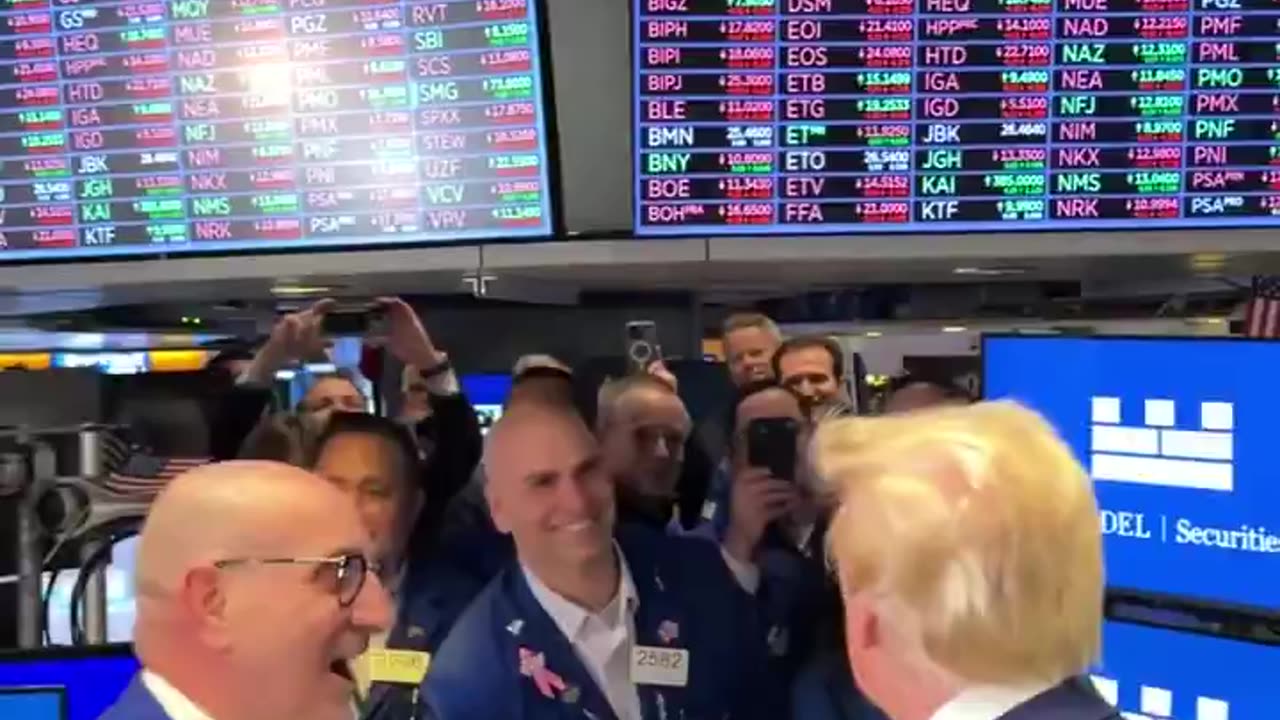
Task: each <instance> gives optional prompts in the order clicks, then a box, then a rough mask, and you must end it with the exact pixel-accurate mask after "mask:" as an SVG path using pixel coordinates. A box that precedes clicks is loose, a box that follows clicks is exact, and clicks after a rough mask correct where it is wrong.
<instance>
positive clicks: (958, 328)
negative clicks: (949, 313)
mask: <svg viewBox="0 0 1280 720" xmlns="http://www.w3.org/2000/svg"><path fill="white" fill-rule="evenodd" d="M966 329H967V328H965V326H963V325H948V326H946V327H944V328H942V332H944V333H962V332H964V331H965V330H966Z"/></svg>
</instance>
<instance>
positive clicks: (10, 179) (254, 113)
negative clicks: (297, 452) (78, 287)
mask: <svg viewBox="0 0 1280 720" xmlns="http://www.w3.org/2000/svg"><path fill="white" fill-rule="evenodd" d="M540 22H541V19H540V8H539V7H538V2H537V0H406V1H405V2H366V1H364V0H359V1H355V2H353V1H352V0H307V2H281V1H279V0H273V1H270V2H226V1H225V0H173V1H172V2H156V1H154V0H152V1H142V0H139V1H137V2H115V1H113V2H110V3H107V2H93V3H86V2H56V3H49V2H43V1H35V2H33V1H32V0H8V1H7V2H3V3H0V262H3V261H6V260H19V259H35V258H42V259H61V258H81V257H88V256H106V255H111V256H118V255H135V254H144V253H181V252H188V251H194V250H214V251H236V250H251V249H259V248H299V247H321V246H356V245H360V246H376V245H389V244H396V243H405V242H421V241H454V240H465V239H483V238H515V237H545V236H549V235H550V234H551V232H552V227H553V225H552V218H551V203H550V192H551V188H550V174H549V172H548V166H547V163H548V154H547V135H546V128H547V124H546V122H545V121H546V117H545V112H546V111H545V109H544V101H545V100H546V98H545V97H544V87H543V80H542V78H543V74H544V72H545V71H546V68H544V67H543V64H544V59H543V56H542V48H541V46H540V45H541V44H540V41H539V23H540Z"/></svg>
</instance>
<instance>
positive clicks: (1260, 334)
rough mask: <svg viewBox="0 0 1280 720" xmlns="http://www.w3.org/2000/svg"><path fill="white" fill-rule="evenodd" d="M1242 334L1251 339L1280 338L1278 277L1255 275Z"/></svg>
mask: <svg viewBox="0 0 1280 720" xmlns="http://www.w3.org/2000/svg"><path fill="white" fill-rule="evenodd" d="M1244 334H1245V335H1246V336H1247V337H1251V338H1276V337H1280V275H1255V276H1254V278H1253V294H1252V295H1251V296H1250V298H1249V305H1248V307H1247V308H1246V310H1245V315H1244Z"/></svg>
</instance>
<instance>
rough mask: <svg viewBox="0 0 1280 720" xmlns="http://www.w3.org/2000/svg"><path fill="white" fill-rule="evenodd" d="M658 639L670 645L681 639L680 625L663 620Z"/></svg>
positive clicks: (659, 627) (659, 626)
mask: <svg viewBox="0 0 1280 720" xmlns="http://www.w3.org/2000/svg"><path fill="white" fill-rule="evenodd" d="M658 637H659V638H661V640H662V642H663V643H665V644H667V645H670V644H671V643H673V642H675V641H676V640H679V639H680V625H679V624H678V623H676V622H674V621H672V620H663V621H662V623H661V624H659V625H658Z"/></svg>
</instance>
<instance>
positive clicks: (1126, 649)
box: [1093, 621, 1280, 720]
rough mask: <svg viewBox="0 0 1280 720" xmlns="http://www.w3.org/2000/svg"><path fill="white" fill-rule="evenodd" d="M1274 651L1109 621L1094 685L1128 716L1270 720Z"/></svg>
mask: <svg viewBox="0 0 1280 720" xmlns="http://www.w3.org/2000/svg"><path fill="white" fill-rule="evenodd" d="M1278 675H1280V646H1277V645H1263V644H1259V643H1252V642H1244V641H1241V640H1228V639H1225V638H1221V637H1214V636H1211V635H1202V634H1198V633H1194V632H1189V631H1185V630H1171V629H1168V628H1159V627H1152V626H1147V625H1140V624H1135V623H1127V622H1118V621H1110V622H1108V623H1106V625H1105V627H1104V629H1103V634H1102V662H1100V663H1099V664H1098V667H1096V668H1095V669H1094V672H1093V683H1094V686H1095V687H1097V688H1098V690H1099V692H1101V693H1102V696H1103V697H1105V698H1106V699H1107V700H1108V701H1110V702H1111V703H1112V704H1113V705H1115V706H1116V707H1118V708H1120V710H1121V711H1122V712H1124V713H1129V714H1130V715H1128V717H1133V718H1144V719H1146V720H1275V718H1276V714H1277V713H1276V705H1275V699H1276V691H1275V678H1276V677H1277V676H1278Z"/></svg>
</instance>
